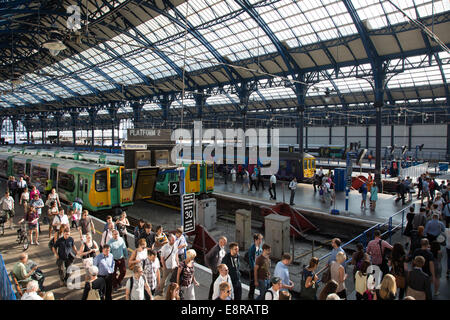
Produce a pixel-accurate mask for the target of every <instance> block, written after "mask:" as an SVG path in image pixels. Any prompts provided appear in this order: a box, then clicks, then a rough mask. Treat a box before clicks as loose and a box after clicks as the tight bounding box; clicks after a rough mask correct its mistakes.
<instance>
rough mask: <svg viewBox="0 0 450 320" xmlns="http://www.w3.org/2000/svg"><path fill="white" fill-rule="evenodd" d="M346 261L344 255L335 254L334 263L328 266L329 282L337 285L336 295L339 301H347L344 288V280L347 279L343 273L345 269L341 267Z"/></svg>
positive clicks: (340, 253)
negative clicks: (331, 281) (332, 281)
mask: <svg viewBox="0 0 450 320" xmlns="http://www.w3.org/2000/svg"><path fill="white" fill-rule="evenodd" d="M346 259H347V256H346V255H345V253H343V252H338V253H337V254H336V261H333V262H332V263H331V265H330V272H331V280H334V281H336V282H337V283H338V287H337V289H336V294H337V295H338V296H339V297H340V298H341V299H347V291H346V287H345V279H347V274H346V273H345V268H344V267H343V264H344V263H345V260H346Z"/></svg>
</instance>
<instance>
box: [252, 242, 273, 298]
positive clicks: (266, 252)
mask: <svg viewBox="0 0 450 320" xmlns="http://www.w3.org/2000/svg"><path fill="white" fill-rule="evenodd" d="M262 251H263V252H262V253H261V255H260V256H259V257H258V258H256V260H255V267H254V269H253V272H254V279H255V287H258V289H259V297H258V300H263V299H264V296H265V293H266V291H267V289H268V288H269V281H270V251H271V247H270V246H269V245H268V244H266V243H264V244H263V246H262Z"/></svg>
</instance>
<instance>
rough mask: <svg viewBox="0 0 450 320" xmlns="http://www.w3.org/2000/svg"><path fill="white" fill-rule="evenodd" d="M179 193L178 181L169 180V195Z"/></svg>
mask: <svg viewBox="0 0 450 320" xmlns="http://www.w3.org/2000/svg"><path fill="white" fill-rule="evenodd" d="M174 194H180V183H179V182H178V181H173V182H169V196H172V195H174Z"/></svg>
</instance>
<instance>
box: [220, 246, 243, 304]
mask: <svg viewBox="0 0 450 320" xmlns="http://www.w3.org/2000/svg"><path fill="white" fill-rule="evenodd" d="M229 248H230V252H228V253H227V254H226V255H225V257H224V258H223V259H222V262H223V263H224V264H226V265H227V267H228V270H229V275H230V278H231V282H232V284H233V292H234V300H241V299H242V285H241V272H240V271H239V266H240V264H239V246H238V244H237V243H236V242H232V243H230V245H229Z"/></svg>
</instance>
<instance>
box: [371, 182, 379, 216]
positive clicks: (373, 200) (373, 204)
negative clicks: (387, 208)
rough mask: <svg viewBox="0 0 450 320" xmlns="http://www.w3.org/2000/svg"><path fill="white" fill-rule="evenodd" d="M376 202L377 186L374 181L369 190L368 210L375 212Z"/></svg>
mask: <svg viewBox="0 0 450 320" xmlns="http://www.w3.org/2000/svg"><path fill="white" fill-rule="evenodd" d="M377 200H378V184H377V183H376V181H374V182H373V184H372V187H371V188H370V210H372V211H373V210H375V208H376V207H377Z"/></svg>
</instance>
